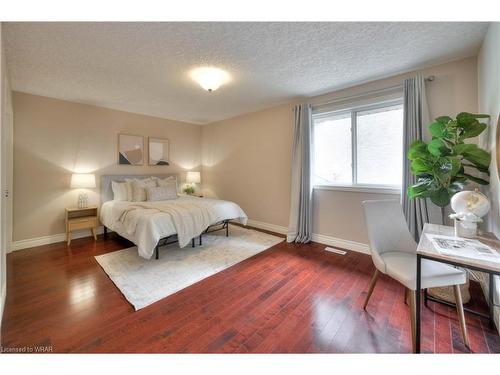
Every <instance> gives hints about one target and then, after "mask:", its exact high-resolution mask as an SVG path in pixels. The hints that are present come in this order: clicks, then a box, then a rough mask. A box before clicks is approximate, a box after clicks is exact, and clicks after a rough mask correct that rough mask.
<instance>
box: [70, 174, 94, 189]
mask: <svg viewBox="0 0 500 375" xmlns="http://www.w3.org/2000/svg"><path fill="white" fill-rule="evenodd" d="M71 187H72V188H81V189H85V188H88V189H91V188H95V175H94V174H92V173H73V175H71Z"/></svg>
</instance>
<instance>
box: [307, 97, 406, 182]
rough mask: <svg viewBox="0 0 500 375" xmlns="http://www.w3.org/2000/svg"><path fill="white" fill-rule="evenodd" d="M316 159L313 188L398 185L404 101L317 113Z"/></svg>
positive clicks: (401, 164) (315, 133) (314, 140)
mask: <svg viewBox="0 0 500 375" xmlns="http://www.w3.org/2000/svg"><path fill="white" fill-rule="evenodd" d="M313 160H314V165H313V169H314V174H313V176H314V180H313V183H314V185H315V186H336V187H350V188H356V187H357V188H389V189H395V190H397V189H399V188H400V186H401V180H402V171H403V106H402V104H401V102H400V101H398V102H390V103H381V104H377V105H371V106H364V107H357V108H353V109H348V110H340V111H335V112H322V113H315V114H314V115H313Z"/></svg>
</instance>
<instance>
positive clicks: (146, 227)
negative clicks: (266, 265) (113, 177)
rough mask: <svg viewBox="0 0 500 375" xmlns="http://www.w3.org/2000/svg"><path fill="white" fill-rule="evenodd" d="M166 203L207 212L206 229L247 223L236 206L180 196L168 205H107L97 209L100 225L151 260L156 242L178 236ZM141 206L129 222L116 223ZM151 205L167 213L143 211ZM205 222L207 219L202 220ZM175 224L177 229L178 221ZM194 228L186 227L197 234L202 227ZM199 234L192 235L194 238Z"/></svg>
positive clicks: (129, 203) (122, 202) (123, 202)
mask: <svg viewBox="0 0 500 375" xmlns="http://www.w3.org/2000/svg"><path fill="white" fill-rule="evenodd" d="M168 202H172V205H182V206H190V205H196V206H199V208H200V209H201V210H203V211H207V212H210V216H209V220H211V221H212V222H211V223H210V225H213V224H216V223H218V222H220V221H223V220H227V219H234V220H238V221H239V222H240V223H241V224H244V225H245V224H246V223H247V215H246V214H245V212H243V210H242V209H241V208H240V206H238V205H237V204H236V203H233V202H229V201H223V200H219V199H211V198H198V197H192V196H180V197H179V198H177V199H175V200H172V201H159V202H127V201H108V202H105V203H104V204H103V205H102V207H101V215H100V216H101V222H102V223H103V224H104V225H105V226H106V227H108V228H109V229H111V230H113V231H115V232H117V233H118V234H119V235H120V236H122V237H125V238H126V239H128V240H130V241H132V242H133V243H134V244H136V245H137V247H138V251H139V255H140V256H141V257H143V258H146V259H149V258H151V257H152V256H153V253H154V249H155V246H156V244H157V243H158V240H159V239H160V238H164V237H167V236H171V235H173V234H177V233H178V231H177V229H176V225H175V223H174V220H172V216H171V214H169V213H168ZM141 204H145V205H144V208H143V209H138V210H134V211H133V217H132V218H131V220H129V221H124V220H120V217H121V216H122V215H123V214H124V213H126V212H129V211H130V208H131V207H134V206H138V205H139V206H140V205H141ZM155 204H158V209H160V208H161V209H162V210H164V211H167V212H161V211H158V210H152V209H148V208H147V207H154V206H155ZM139 208H142V207H139ZM205 220H208V219H206V218H205ZM177 223H178V224H177V225H179V221H178V220H177ZM195 224H197V225H190V226H189V228H188V230H190V231H198V229H197V228H200V227H201V226H203V225H204V224H205V223H201V222H198V223H195ZM205 229H206V228H205ZM193 233H194V232H193ZM200 233H201V232H200ZM200 233H196V234H195V235H196V236H197V235H199V234H200ZM184 242H185V240H184Z"/></svg>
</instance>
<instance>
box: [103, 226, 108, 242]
mask: <svg viewBox="0 0 500 375" xmlns="http://www.w3.org/2000/svg"><path fill="white" fill-rule="evenodd" d="M103 237H104V239H105V240H107V239H108V228H107V227H106V226H104V236H103Z"/></svg>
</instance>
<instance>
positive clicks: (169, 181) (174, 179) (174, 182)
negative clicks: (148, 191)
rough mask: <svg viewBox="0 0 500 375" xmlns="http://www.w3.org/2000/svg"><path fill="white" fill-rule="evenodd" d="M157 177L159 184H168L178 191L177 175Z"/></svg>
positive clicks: (167, 185)
mask: <svg viewBox="0 0 500 375" xmlns="http://www.w3.org/2000/svg"><path fill="white" fill-rule="evenodd" d="M155 178H156V182H157V184H158V186H166V187H169V188H172V187H173V188H174V189H175V191H177V177H175V176H169V177H167V178H164V179H161V178H157V177H155Z"/></svg>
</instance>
